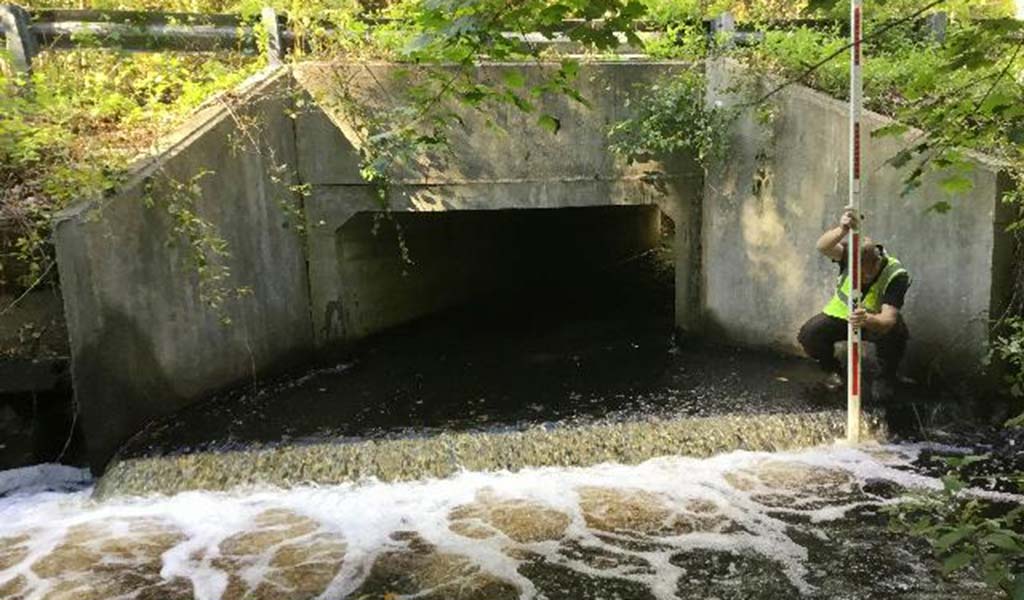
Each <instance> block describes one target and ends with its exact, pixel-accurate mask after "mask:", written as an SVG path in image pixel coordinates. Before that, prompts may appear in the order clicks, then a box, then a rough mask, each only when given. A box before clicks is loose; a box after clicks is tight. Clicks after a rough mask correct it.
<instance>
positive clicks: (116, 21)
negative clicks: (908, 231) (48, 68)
mask: <svg viewBox="0 0 1024 600" xmlns="http://www.w3.org/2000/svg"><path fill="white" fill-rule="evenodd" d="M366 22H368V23H370V24H380V23H382V22H385V21H382V20H379V19H378V20H374V19H366ZM946 22H947V19H946V15H945V13H935V14H933V15H931V16H930V17H928V18H927V19H925V20H924V21H923V25H924V26H925V27H926V28H928V29H929V30H930V31H931V35H933V36H934V37H937V38H939V39H942V37H944V35H945V29H946ZM579 23H581V21H566V22H565V25H566V29H570V28H572V27H573V26H576V25H578V24H579ZM689 24H690V25H698V24H699V25H701V26H702V27H703V29H704V31H705V33H706V35H707V36H708V39H709V41H710V42H712V43H713V42H715V41H722V40H725V42H726V43H728V44H736V43H739V44H743V43H751V42H756V41H758V40H760V39H762V38H763V37H764V30H766V29H783V28H793V27H812V28H839V29H840V30H841V29H842V28H843V27H846V26H847V24H845V23H844V22H842V21H835V20H824V19H798V20H789V21H778V22H770V23H764V24H759V25H758V26H757V27H758V28H759V29H760V30H757V31H752V30H751V28H750V27H749V26H743V25H739V26H738V25H737V23H736V22H735V20H734V19H733V17H732V15H730V14H729V13H722V14H721V15H719V16H718V17H716V18H714V19H710V20H704V21H693V22H691V23H689ZM919 25H920V24H919ZM639 29H640V31H656V30H658V29H657V28H654V27H653V26H651V25H646V26H645V25H643V24H641V26H640V28H639ZM261 30H262V32H265V35H266V36H267V44H266V46H267V47H266V49H265V50H266V51H267V52H268V53H269V55H270V56H269V59H270V61H271V62H280V61H281V60H282V59H283V58H284V55H285V54H286V53H287V52H289V51H291V50H292V49H293V48H294V46H295V44H296V35H295V32H294V31H293V30H292V29H290V28H289V26H288V21H287V19H286V18H284V17H282V16H279V15H277V14H276V13H275V11H274V10H273V9H271V8H269V7H268V8H264V9H263V10H262V12H261V14H260V17H259V18H258V19H246V18H243V17H242V16H241V15H237V14H201V13H173V12H143V11H101V10H42V11H34V12H29V11H28V10H26V9H24V8H22V7H20V6H18V5H0V34H2V35H3V36H4V37H5V38H6V46H7V51H8V54H9V57H10V60H11V61H12V64H13V67H14V69H15V71H16V72H19V73H24V74H29V73H31V69H32V59H33V57H35V56H37V55H38V54H39V52H41V51H42V50H44V49H45V50H66V49H73V48H80V47H110V48H119V49H123V50H128V51H135V52H161V51H176V52H210V51H217V50H237V51H243V52H251V53H256V52H258V51H260V50H261V48H260V43H259V39H258V38H259V37H260V32H261ZM324 31H326V32H327V33H331V32H332V31H335V32H336V30H333V29H332V28H331V26H330V25H329V24H326V23H325V24H324ZM506 35H507V36H508V37H511V38H515V39H523V40H524V41H527V42H528V43H530V44H531V45H558V44H565V43H566V40H565V39H564V38H563V37H562V36H557V37H556V38H554V39H551V38H545V37H544V36H541V35H540V34H535V35H532V34H531V35H527V36H526V37H524V36H523V34H514V33H509V34H506Z"/></svg>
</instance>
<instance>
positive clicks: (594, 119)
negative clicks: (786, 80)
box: [295, 62, 702, 345]
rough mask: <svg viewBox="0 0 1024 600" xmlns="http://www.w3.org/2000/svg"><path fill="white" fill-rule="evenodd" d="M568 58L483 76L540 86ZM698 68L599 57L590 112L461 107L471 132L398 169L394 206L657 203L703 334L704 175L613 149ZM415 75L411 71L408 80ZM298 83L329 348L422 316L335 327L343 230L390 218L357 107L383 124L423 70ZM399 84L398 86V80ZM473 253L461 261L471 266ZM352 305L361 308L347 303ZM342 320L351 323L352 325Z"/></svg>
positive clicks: (499, 67)
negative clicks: (672, 80)
mask: <svg viewBox="0 0 1024 600" xmlns="http://www.w3.org/2000/svg"><path fill="white" fill-rule="evenodd" d="M557 68H558V65H557V64H553V63H541V64H522V63H518V64H484V65H480V66H479V67H478V68H477V69H476V70H475V72H474V77H477V78H478V79H479V80H480V81H485V82H492V83H493V82H501V81H503V80H504V74H505V73H508V72H509V71H519V72H521V73H522V74H523V76H524V80H525V82H526V83H525V85H524V87H523V88H522V89H523V94H524V95H526V96H529V94H528V93H527V90H529V88H530V86H531V85H535V84H537V83H540V82H541V81H542V80H543V78H544V77H545V76H550V75H551V74H552V73H553V72H554V71H556V70H557ZM695 68H699V67H697V66H695V65H692V64H687V63H680V62H645V63H622V62H608V63H602V62H592V63H585V64H584V65H582V66H581V69H580V75H579V78H578V80H577V81H576V84H577V87H578V89H579V92H580V93H581V94H582V96H583V97H584V98H586V99H587V100H588V101H589V102H590V104H591V105H590V107H587V106H584V105H583V104H581V103H579V102H577V101H575V100H572V99H569V98H567V97H565V96H561V95H557V94H555V95H548V96H544V97H543V98H541V99H536V98H531V101H532V102H534V103H535V104H536V105H537V106H538V108H537V111H536V112H535V113H524V112H522V111H520V110H519V109H516V108H514V107H508V106H501V107H497V108H496V109H493V110H492V109H491V108H488V110H486V111H477V110H472V109H468V108H466V107H464V106H458V105H452V106H448V107H445V108H450V109H452V110H455V111H457V112H458V113H459V114H460V117H461V118H462V119H463V124H462V125H460V126H456V127H454V128H453V130H452V131H451V132H450V148H451V152H449V153H434V154H430V155H427V156H424V157H420V158H419V159H418V161H417V162H416V163H412V164H407V163H403V164H399V165H396V166H395V168H394V169H393V171H392V173H391V179H392V181H393V182H394V184H395V185H394V186H392V187H391V188H390V190H389V196H388V199H387V209H388V210H390V211H394V212H436V211H461V210H506V209H538V208H551V209H555V208H557V209H561V208H566V207H583V206H616V205H624V204H632V205H650V206H657V207H658V208H659V209H660V210H661V211H662V212H663V213H664V214H665V215H667V216H668V217H669V218H671V219H672V220H673V222H674V223H675V224H676V232H677V240H676V256H677V264H676V273H677V287H678V298H679V302H678V305H677V325H679V326H680V327H683V328H686V329H693V328H695V324H696V316H697V310H696V308H697V306H698V304H697V301H698V298H699V288H698V286H699V278H698V277H697V276H696V268H697V264H698V261H697V260H696V258H695V257H696V256H697V254H698V246H697V244H698V243H699V237H700V236H699V231H700V220H699V218H700V210H699V206H700V191H701V186H702V183H701V182H702V173H701V170H700V168H699V167H698V166H697V165H696V163H695V162H694V160H693V159H692V157H689V156H688V155H685V154H682V153H680V154H676V155H672V156H664V157H659V158H658V159H657V160H654V159H652V160H649V161H646V162H639V163H634V164H627V163H626V161H624V160H623V159H622V158H621V157H618V156H616V155H615V154H614V153H613V152H612V151H610V150H609V148H608V139H607V132H608V128H609V127H610V126H611V125H612V124H614V123H617V122H619V121H621V120H622V119H625V118H626V117H627V116H629V115H630V114H632V113H633V110H634V106H635V103H636V102H637V100H638V99H639V98H641V97H642V96H643V94H644V93H645V91H646V90H647V89H648V88H649V87H650V86H651V85H653V84H655V83H656V82H657V80H658V79H659V78H661V77H665V76H669V75H671V74H673V73H679V72H683V71H687V70H692V69H695ZM405 72H408V74H404V73H405ZM295 74H296V78H297V79H298V81H299V82H300V83H301V84H302V86H303V87H304V88H305V90H306V92H307V95H305V96H304V97H303V104H304V106H305V109H304V110H300V111H299V115H298V118H297V120H296V132H297V137H298V159H299V162H298V164H299V174H300V178H301V180H302V181H303V182H305V183H306V184H308V185H309V186H310V187H311V190H310V195H309V197H308V198H307V199H306V203H305V209H306V215H307V219H308V221H309V225H310V231H309V263H310V285H311V289H310V294H311V301H312V311H313V319H314V326H315V329H316V332H317V336H318V343H320V344H322V345H323V344H332V343H338V342H350V341H353V340H355V339H358V338H359V337H362V336H363V335H365V334H368V333H372V332H374V331H377V330H379V329H380V327H375V326H374V325H373V323H374V322H379V323H381V324H384V323H388V322H398V321H401V320H404V319H406V318H408V316H412V313H409V314H408V315H405V316H403V315H402V314H400V313H396V314H395V315H394V316H393V317H388V318H385V319H383V320H380V319H377V318H376V317H372V318H371V321H367V322H365V323H360V322H358V319H351V318H350V319H348V322H349V326H348V327H347V328H346V327H342V326H340V324H339V322H336V321H334V320H332V319H337V318H340V315H344V314H346V312H348V309H347V308H345V306H346V300H345V298H346V294H347V292H346V291H345V286H346V285H347V282H346V281H345V279H344V278H342V277H338V276H337V275H336V274H337V273H338V269H339V265H341V264H342V263H343V262H344V258H343V257H341V256H339V254H338V252H339V249H340V248H341V245H340V244H339V241H338V239H339V236H340V235H341V232H342V227H343V226H344V224H345V223H346V222H347V221H348V220H349V219H350V218H352V216H353V215H355V214H356V213H359V212H364V211H372V210H381V208H383V204H382V202H381V200H380V198H379V197H378V196H377V193H376V190H375V189H374V188H372V187H370V186H369V185H367V183H366V182H365V181H364V180H363V179H362V177H361V176H360V175H359V148H360V147H361V146H362V145H363V144H365V143H366V139H365V138H366V133H365V132H363V131H361V130H360V128H359V126H358V125H359V123H360V120H359V119H358V118H356V117H355V116H354V114H355V109H353V107H352V104H353V101H356V102H357V103H358V105H359V106H360V107H361V108H360V109H359V110H365V111H367V112H369V113H374V114H376V115H378V116H380V115H386V114H387V112H388V111H393V110H396V109H398V108H400V107H401V105H402V101H401V98H402V92H401V90H402V88H403V86H407V85H408V81H409V80H415V79H417V77H421V76H422V73H421V72H419V71H417V70H416V69H409V67H407V66H402V67H399V66H396V65H393V64H357V65H353V64H335V63H326V64H325V63H310V64H304V65H299V66H298V67H296V70H295ZM396 76H398V77H399V78H398V79H396ZM539 114H550V115H553V116H554V117H556V118H558V119H559V120H560V123H561V129H560V130H559V132H558V133H557V134H552V133H550V132H548V131H546V130H544V129H543V128H541V127H540V126H539V125H537V123H536V120H537V115H539ZM465 260H467V258H463V261H465ZM349 303H350V302H349ZM343 320H344V319H343Z"/></svg>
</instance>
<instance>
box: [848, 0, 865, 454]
mask: <svg viewBox="0 0 1024 600" xmlns="http://www.w3.org/2000/svg"><path fill="white" fill-rule="evenodd" d="M861 4H862V2H861V0H853V1H852V2H851V3H850V44H851V46H850V202H849V207H850V210H852V211H853V214H854V215H855V217H856V218H855V219H854V225H853V227H851V228H850V231H849V234H848V235H849V239H848V240H847V244H846V247H847V251H848V252H849V254H848V255H847V259H846V264H847V265H848V266H849V269H850V270H849V273H850V295H849V300H847V302H848V303H849V304H848V308H849V314H850V315H851V316H852V315H853V311H854V309H856V308H857V307H859V306H860V299H861V298H860V194H861V180H860V176H861V164H862V158H863V157H862V156H861V149H862V145H861V123H860V115H861V102H862V98H861V92H862V82H861V74H860V68H861V58H862V56H861V37H862V35H861ZM847 336H848V340H847V349H848V350H847V373H846V374H847V378H846V381H847V384H846V385H847V390H846V391H847V403H846V440H847V441H848V442H850V443H853V444H856V443H858V442H859V441H860V416H861V415H860V391H861V386H860V383H861V381H860V380H861V376H860V375H861V373H860V346H861V338H860V328H859V327H854V326H853V325H852V324H848V325H847Z"/></svg>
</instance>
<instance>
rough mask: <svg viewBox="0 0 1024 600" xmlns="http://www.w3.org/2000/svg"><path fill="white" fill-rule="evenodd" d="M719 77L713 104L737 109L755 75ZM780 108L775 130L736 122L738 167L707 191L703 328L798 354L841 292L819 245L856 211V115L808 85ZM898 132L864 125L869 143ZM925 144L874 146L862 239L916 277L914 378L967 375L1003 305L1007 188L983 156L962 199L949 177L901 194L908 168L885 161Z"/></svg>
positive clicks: (932, 176)
mask: <svg viewBox="0 0 1024 600" xmlns="http://www.w3.org/2000/svg"><path fill="white" fill-rule="evenodd" d="M708 76H709V81H710V86H709V87H710V88H711V93H710V96H711V97H710V98H709V101H715V100H722V101H724V102H726V103H728V102H735V101H736V100H737V99H738V98H737V96H736V94H735V91H734V90H730V87H731V86H733V85H735V84H736V83H737V81H738V78H739V77H744V76H745V75H744V74H743V73H742V72H741V71H739V70H738V69H737V68H736V67H735V66H734V65H729V64H723V63H714V64H712V65H709V70H708ZM772 102H773V107H772V111H773V112H774V114H775V117H774V119H773V120H771V122H769V123H763V122H760V121H759V120H758V119H757V118H756V117H755V115H754V114H752V111H748V112H747V113H746V114H744V116H743V117H742V118H741V119H740V120H739V121H738V122H737V123H736V124H735V126H734V127H733V128H732V130H731V132H730V144H731V148H730V151H729V155H728V158H727V159H726V160H725V161H723V162H722V163H721V164H720V165H717V167H716V168H714V169H712V171H711V172H710V173H709V174H708V177H707V179H706V182H705V187H704V227H703V249H704V252H703V260H704V269H703V280H704V286H703V288H704V301H703V305H704V308H705V314H704V317H705V319H706V327H707V330H708V331H709V332H711V333H713V334H716V335H720V336H723V337H726V338H728V339H730V340H733V341H738V342H741V343H745V344H752V345H767V346H773V347H776V348H780V349H783V350H787V351H797V350H798V344H797V341H796V334H797V331H798V330H799V328H800V325H801V324H802V323H803V322H804V321H805V320H806V319H808V318H809V317H811V316H812V315H814V314H815V313H816V312H819V311H820V310H821V308H822V307H823V306H824V305H825V302H826V301H827V299H828V298H829V297H830V296H831V294H832V292H833V291H834V289H835V278H836V275H837V274H838V270H837V267H836V265H834V264H832V263H831V262H830V261H829V260H828V259H826V258H824V257H822V256H821V255H820V254H818V253H817V252H816V251H815V242H816V241H817V238H818V236H820V235H821V233H822V232H823V231H825V230H826V229H828V228H830V227H834V226H835V225H836V224H837V223H838V219H839V215H840V213H841V211H842V208H843V207H844V206H845V205H846V204H847V203H848V168H849V167H848V160H849V159H848V152H849V150H848V144H849V125H848V112H847V111H848V105H847V104H846V103H844V102H840V101H838V100H835V99H832V98H831V97H828V96H826V95H824V94H821V93H818V92H815V91H812V90H810V89H808V88H806V87H802V86H790V87H789V88H787V89H786V90H784V91H782V92H781V93H779V94H777V95H776V96H775V97H774V99H773V100H772ZM890 122H891V121H890V120H889V119H886V118H885V117H882V116H880V115H877V114H874V113H865V116H864V124H865V126H866V133H867V134H870V132H871V131H873V130H875V129H877V128H879V127H881V126H883V125H886V124H888V123H890ZM919 135H921V132H912V133H910V134H908V135H907V136H906V137H903V138H892V137H883V138H872V137H871V136H870V135H865V137H864V142H863V143H864V157H865V164H864V171H863V172H864V177H865V178H866V179H865V183H864V195H863V200H862V205H863V206H862V213H863V214H864V215H865V221H864V230H865V233H866V234H867V235H868V236H870V237H872V238H874V239H875V240H876V241H878V242H881V243H882V244H883V245H884V246H885V248H886V250H887V251H888V252H889V253H891V254H892V255H894V256H897V257H899V259H900V260H901V261H902V262H903V263H904V264H905V265H906V267H907V268H908V269H909V271H910V272H911V275H912V277H913V283H912V285H911V288H910V291H909V293H908V296H907V301H906V305H905V307H904V310H903V312H904V314H905V316H906V319H907V322H908V324H909V326H910V330H911V344H910V346H909V349H908V356H907V360H906V363H905V366H906V367H907V369H908V370H909V371H910V372H911V373H913V374H915V375H918V376H922V375H928V374H930V373H936V372H946V373H963V372H964V371H971V370H974V369H977V367H978V366H979V360H980V359H981V357H982V356H983V355H984V353H985V351H986V343H987V341H988V317H989V315H990V314H992V313H991V311H992V310H993V309H994V308H997V307H998V306H999V304H1000V303H1001V301H1002V300H1003V297H1004V292H1005V289H1004V288H1005V285H1006V283H1007V281H1006V280H1007V277H1008V273H1009V271H1008V268H1007V266H1008V261H1009V259H1010V256H1009V251H1010V241H1009V238H1008V237H1007V235H1006V234H1005V233H1004V231H1003V230H1004V228H1005V226H1006V224H1007V222H1008V221H1007V217H1008V215H1006V214H1004V213H1003V211H1002V205H1001V202H1000V199H1001V195H1002V191H1003V189H1004V188H1003V186H1004V185H1005V182H1004V180H1003V179H1002V177H1001V176H1000V174H999V169H998V167H996V166H993V165H992V164H991V163H989V162H987V161H985V160H984V159H982V158H976V159H974V160H973V161H972V162H973V163H974V168H973V169H972V170H971V171H970V173H969V174H968V176H969V177H970V178H971V180H972V181H973V183H974V186H973V189H971V190H970V191H968V192H965V193H963V194H957V195H950V194H948V193H947V192H945V191H943V190H942V189H941V188H940V186H939V182H940V181H941V180H942V179H943V177H946V176H948V174H942V173H936V172H932V173H928V174H927V175H926V176H925V177H924V181H923V185H922V186H921V187H920V188H918V189H916V190H915V191H913V192H912V193H910V194H909V195H907V196H901V192H902V190H903V188H904V184H903V179H904V177H905V176H906V175H907V172H908V171H909V169H910V166H908V167H906V168H904V169H896V168H893V167H891V166H889V165H886V164H885V162H886V160H887V159H889V158H890V157H892V156H894V155H895V154H896V153H897V152H898V151H900V150H901V149H903V148H906V147H908V146H909V145H910V144H911V143H912V139H913V138H914V137H916V136H919ZM943 200H944V201H948V202H949V203H951V204H952V206H953V209H952V210H951V211H950V212H949V213H948V214H944V215H943V214H935V213H928V214H926V212H925V211H926V209H927V208H928V207H930V206H932V205H933V204H935V203H936V202H938V201H943Z"/></svg>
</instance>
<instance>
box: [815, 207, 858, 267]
mask: <svg viewBox="0 0 1024 600" xmlns="http://www.w3.org/2000/svg"><path fill="white" fill-rule="evenodd" d="M855 222H856V217H854V216H853V211H852V210H850V209H846V210H845V211H843V216H842V217H841V218H840V219H839V226H838V227H833V228H832V229H829V230H828V231H826V232H825V233H823V234H821V237H820V238H818V244H817V246H818V252H821V253H822V254H824V255H825V256H827V257H829V258H831V259H832V260H834V261H836V262H839V261H841V260H842V259H843V253H844V252H846V249H845V248H843V246H842V244H840V242H842V241H843V238H844V237H846V234H847V233H849V232H850V228H851V227H853V224H854V223H855Z"/></svg>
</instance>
